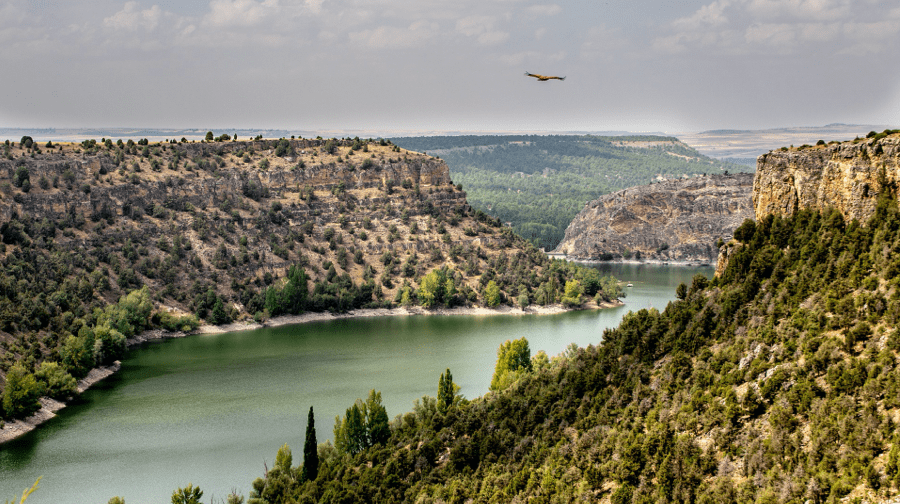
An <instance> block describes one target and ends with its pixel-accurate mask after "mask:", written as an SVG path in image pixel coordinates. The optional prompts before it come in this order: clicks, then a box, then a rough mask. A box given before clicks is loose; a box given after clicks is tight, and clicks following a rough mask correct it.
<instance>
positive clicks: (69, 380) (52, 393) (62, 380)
mask: <svg viewBox="0 0 900 504" xmlns="http://www.w3.org/2000/svg"><path fill="white" fill-rule="evenodd" d="M34 377H35V379H37V380H38V381H40V382H42V383H43V384H44V387H45V388H46V394H47V395H48V396H49V397H52V398H54V399H65V398H67V397H71V396H74V395H75V393H76V392H77V391H78V383H77V381H76V380H75V378H74V377H73V376H72V375H70V374H69V373H67V372H66V370H65V368H63V367H62V366H60V365H59V364H58V363H56V362H50V361H44V362H41V365H40V367H39V368H38V370H37V372H36V373H34Z"/></svg>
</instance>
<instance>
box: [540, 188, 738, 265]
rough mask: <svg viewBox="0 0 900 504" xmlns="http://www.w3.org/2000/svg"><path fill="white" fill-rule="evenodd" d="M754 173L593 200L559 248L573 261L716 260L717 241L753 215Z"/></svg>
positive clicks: (570, 228) (573, 223)
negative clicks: (622, 259) (752, 189)
mask: <svg viewBox="0 0 900 504" xmlns="http://www.w3.org/2000/svg"><path fill="white" fill-rule="evenodd" d="M752 185H753V174H751V173H741V174H735V175H708V176H702V177H692V178H689V179H685V180H670V181H665V182H660V183H657V184H650V185H644V186H637V187H631V188H628V189H623V190H621V191H618V192H615V193H612V194H608V195H605V196H602V197H600V198H598V199H596V200H594V201H591V202H590V203H588V204H587V205H586V206H585V207H584V209H583V210H582V211H581V212H579V213H578V215H576V216H575V218H574V219H573V220H572V222H571V224H569V227H568V228H566V235H565V238H563V241H562V242H561V243H560V244H559V246H558V247H557V248H556V249H555V250H554V251H553V252H554V253H556V254H565V255H566V257H568V258H570V259H581V260H611V259H619V258H625V259H652V260H660V261H692V262H713V261H715V260H716V257H717V255H718V247H717V245H716V244H717V242H718V241H719V240H723V239H724V240H726V241H727V240H729V239H731V235H732V233H733V232H734V229H735V228H737V227H738V226H739V225H740V224H741V223H743V222H744V220H746V219H749V218H752V217H753V209H752V206H751V194H750V193H751V188H752Z"/></svg>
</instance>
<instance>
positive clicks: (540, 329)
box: [0, 264, 712, 504]
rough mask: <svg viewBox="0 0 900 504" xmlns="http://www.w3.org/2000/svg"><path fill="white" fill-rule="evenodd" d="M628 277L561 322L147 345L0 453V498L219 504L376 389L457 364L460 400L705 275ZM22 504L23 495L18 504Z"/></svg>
mask: <svg viewBox="0 0 900 504" xmlns="http://www.w3.org/2000/svg"><path fill="white" fill-rule="evenodd" d="M598 268H600V269H601V270H602V271H603V272H604V273H609V274H613V275H615V276H616V277H618V278H619V279H621V280H622V281H624V282H631V283H633V285H634V286H633V287H629V288H626V292H627V297H626V298H625V299H624V302H625V305H624V306H622V307H619V308H611V309H606V310H599V311H597V310H595V311H579V312H568V313H563V314H559V315H540V316H539V315H518V316H514V315H512V316H412V317H379V318H361V319H341V320H332V321H326V322H313V323H308V324H301V325H295V326H282V327H275V328H263V329H256V330H252V331H240V332H233V333H225V334H210V335H197V336H191V337H187V338H181V339H173V340H167V341H163V342H158V343H151V344H148V345H145V346H143V347H141V348H137V349H134V350H131V351H129V354H128V355H127V356H126V358H125V359H124V360H123V364H122V369H121V371H120V372H119V373H117V374H116V375H113V376H112V377H110V378H108V379H107V380H105V381H103V382H100V383H98V384H97V385H95V386H94V387H93V388H92V389H90V390H88V391H87V392H85V393H84V394H83V395H82V396H81V397H80V398H79V399H78V400H77V401H76V402H75V403H74V404H72V405H70V406H69V407H67V408H66V409H64V410H62V411H60V413H59V415H58V416H57V417H56V418H54V419H52V420H51V421H49V422H47V423H46V424H44V425H42V426H41V427H39V428H38V429H36V430H35V431H33V432H31V433H29V434H27V435H25V436H23V437H22V438H19V439H16V440H14V441H11V442H9V443H7V444H5V445H0V500H4V499H8V498H12V497H13V496H15V495H21V492H22V490H23V489H25V488H27V487H28V486H30V485H31V484H32V483H33V482H34V480H35V479H36V478H37V477H38V476H43V479H42V480H41V484H40V488H39V490H38V491H37V492H35V493H34V494H33V495H32V496H31V497H30V498H29V499H28V504H40V503H98V504H105V503H106V502H107V501H108V500H109V498H110V497H113V496H116V495H119V496H122V497H123V498H124V499H125V502H127V503H128V504H142V503H148V504H149V503H166V502H169V501H170V497H171V494H172V491H173V490H174V489H175V488H177V487H181V486H186V485H187V484H188V483H193V484H194V485H199V486H200V488H202V489H203V491H204V496H203V502H210V500H211V499H215V502H217V503H218V502H220V501H221V500H223V499H224V497H225V496H226V494H227V493H228V492H229V491H231V490H232V489H235V490H237V491H239V492H241V493H243V494H244V495H247V493H248V492H249V489H250V483H251V481H252V480H253V479H254V478H256V477H258V476H261V475H262V474H263V471H264V464H268V466H269V467H271V466H272V462H273V461H274V458H275V453H276V451H277V450H278V448H279V447H280V446H281V445H282V444H283V443H288V444H289V445H290V446H291V448H292V450H293V452H294V461H295V462H297V461H298V460H301V459H302V452H303V440H304V435H305V431H306V417H307V412H308V410H309V407H310V406H313V407H314V409H315V415H316V416H315V420H316V430H317V434H318V440H319V442H324V441H325V440H328V439H331V438H332V427H333V425H334V417H335V416H336V415H339V414H343V412H344V411H345V410H346V408H347V407H349V406H350V405H351V404H353V402H354V401H355V400H356V398H358V397H362V398H364V397H365V396H366V395H367V394H368V391H369V390H370V389H376V390H379V391H381V394H382V398H383V402H384V405H385V407H386V408H387V411H388V415H389V416H390V417H392V418H393V417H394V416H395V415H397V414H400V413H402V412H406V411H410V410H411V409H412V406H413V401H414V400H416V399H417V398H420V397H421V396H423V395H430V396H435V395H436V394H437V384H438V378H439V377H440V374H441V373H442V372H443V371H444V370H445V369H446V368H450V370H451V371H452V373H453V378H454V381H455V382H456V383H457V384H459V385H460V387H461V393H462V394H463V395H464V396H466V397H468V398H470V399H471V398H475V397H477V396H480V395H482V394H484V393H485V392H486V391H487V390H488V385H489V384H490V380H491V374H492V373H493V368H494V363H495V360H496V352H497V347H498V346H499V345H500V344H501V343H503V342H504V341H506V340H508V339H516V338H520V337H522V336H525V337H526V338H528V341H529V343H530V347H531V350H532V354H534V353H535V352H537V351H538V350H544V351H546V352H547V353H548V354H549V355H551V356H553V355H556V354H558V353H560V352H563V351H564V350H565V348H566V347H567V346H568V345H569V344H570V343H573V342H574V343H576V344H578V345H579V346H587V345H589V344H597V343H599V342H600V340H601V339H602V334H603V330H604V329H605V328H608V327H614V326H616V325H617V324H618V323H619V321H620V320H621V318H622V316H623V315H624V314H626V313H627V312H628V311H629V310H635V311H636V310H639V309H642V308H647V307H651V306H652V307H656V308H660V309H661V308H664V307H665V305H666V304H667V303H668V302H669V301H671V300H672V299H674V292H675V287H676V286H677V285H678V284H679V283H681V282H685V283H688V284H690V280H691V277H693V275H695V274H697V273H703V274H705V275H707V276H711V275H712V268H709V267H681V266H655V265H631V264H607V265H602V266H598ZM17 502H18V501H17Z"/></svg>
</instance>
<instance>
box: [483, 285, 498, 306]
mask: <svg viewBox="0 0 900 504" xmlns="http://www.w3.org/2000/svg"><path fill="white" fill-rule="evenodd" d="M483 295H484V304H485V305H486V306H487V307H488V308H494V307H495V306H497V305H499V304H500V286H499V285H497V282H495V281H493V280H491V281H490V282H488V283H487V285H486V286H485V287H484V294H483Z"/></svg>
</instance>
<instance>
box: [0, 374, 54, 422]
mask: <svg viewBox="0 0 900 504" xmlns="http://www.w3.org/2000/svg"><path fill="white" fill-rule="evenodd" d="M43 394H44V387H43V386H42V384H41V383H40V382H38V381H37V380H36V379H35V377H34V375H32V374H31V373H29V372H28V370H27V369H25V366H24V365H23V364H22V363H17V364H14V365H13V366H12V367H11V368H10V369H9V371H8V372H7V373H6V387H5V389H4V390H3V413H4V415H5V416H6V418H24V417H27V416H28V415H31V414H32V413H34V412H35V411H37V410H38V409H40V407H41V404H40V403H39V402H38V399H39V398H40V397H41V395H43Z"/></svg>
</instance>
